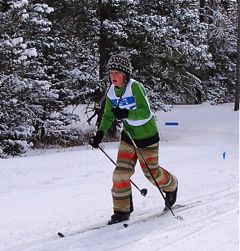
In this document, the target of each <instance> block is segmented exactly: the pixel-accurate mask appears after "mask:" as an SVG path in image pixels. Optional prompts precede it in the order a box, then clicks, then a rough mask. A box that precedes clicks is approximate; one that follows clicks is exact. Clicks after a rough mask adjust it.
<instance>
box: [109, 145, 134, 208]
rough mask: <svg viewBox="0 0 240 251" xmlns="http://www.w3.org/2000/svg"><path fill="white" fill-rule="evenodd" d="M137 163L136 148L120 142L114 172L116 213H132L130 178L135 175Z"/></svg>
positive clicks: (114, 205)
mask: <svg viewBox="0 0 240 251" xmlns="http://www.w3.org/2000/svg"><path fill="white" fill-rule="evenodd" d="M136 161H137V155H136V152H135V148H134V147H133V146H131V145H129V144H127V143H126V142H124V141H121V142H120V146H119V150H118V155H117V162H116V168H115V170H114V172H113V186H112V197H113V210H114V212H130V213H131V212H132V211H133V205H132V190H131V183H130V177H131V176H132V175H133V173H134V168H135V165H136Z"/></svg>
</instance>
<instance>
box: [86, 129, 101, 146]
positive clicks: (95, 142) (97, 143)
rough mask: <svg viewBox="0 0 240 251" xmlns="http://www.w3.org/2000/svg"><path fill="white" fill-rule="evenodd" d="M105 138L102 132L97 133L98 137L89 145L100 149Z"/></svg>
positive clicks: (92, 139)
mask: <svg viewBox="0 0 240 251" xmlns="http://www.w3.org/2000/svg"><path fill="white" fill-rule="evenodd" d="M103 136H104V134H103V132H102V131H97V133H96V135H95V136H93V137H92V138H91V139H90V140H89V145H90V146H92V147H94V148H98V146H99V144H100V143H101V142H102V139H103Z"/></svg>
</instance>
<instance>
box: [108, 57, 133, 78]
mask: <svg viewBox="0 0 240 251" xmlns="http://www.w3.org/2000/svg"><path fill="white" fill-rule="evenodd" d="M107 70H108V71H109V70H118V71H122V72H123V73H125V74H126V76H128V77H129V76H130V75H131V74H132V64H131V61H130V59H129V58H127V57H126V56H123V55H121V54H117V55H113V56H111V58H110V59H109V61H108V64H107Z"/></svg>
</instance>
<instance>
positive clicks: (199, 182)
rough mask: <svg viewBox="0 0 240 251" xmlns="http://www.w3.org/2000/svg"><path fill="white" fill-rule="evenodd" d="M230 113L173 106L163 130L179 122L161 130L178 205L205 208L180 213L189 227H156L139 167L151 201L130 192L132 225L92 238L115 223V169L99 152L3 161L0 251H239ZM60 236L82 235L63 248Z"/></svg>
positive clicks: (113, 149)
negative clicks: (112, 219)
mask: <svg viewBox="0 0 240 251" xmlns="http://www.w3.org/2000/svg"><path fill="white" fill-rule="evenodd" d="M230 106H232V104H225V105H222V106H209V105H207V104H203V105H201V106H176V108H175V109H173V111H172V112H169V113H164V114H162V115H161V114H160V121H163V122H164V120H166V121H174V120H175V121H176V120H177V121H179V127H178V128H166V127H160V131H161V133H162V139H163V141H161V146H160V164H161V165H162V166H163V167H166V168H167V169H168V170H169V171H172V172H173V173H174V174H176V176H177V177H178V180H179V192H178V201H177V204H182V205H184V204H189V203H191V202H197V201H201V202H200V203H195V204H194V205H193V206H192V207H191V208H188V209H184V208H179V210H178V209H177V210H176V213H175V214H176V216H178V215H179V216H182V217H183V218H184V220H183V221H180V220H177V219H175V218H174V217H173V216H172V215H171V213H170V212H168V213H166V214H164V215H161V216H159V217H155V218H154V217H152V218H151V215H154V214H157V213H160V212H161V210H162V208H163V199H162V198H161V195H160V193H159V191H157V189H156V188H155V187H153V186H152V185H151V184H149V183H148V181H147V180H146V179H145V178H144V177H143V174H142V173H141V170H140V168H139V165H137V167H136V172H135V175H134V176H133V177H132V178H133V180H134V182H136V183H137V184H138V185H139V186H140V187H141V188H142V187H143V186H144V187H146V188H147V189H148V194H147V197H146V198H144V197H142V196H141V195H139V192H138V191H137V190H136V189H135V188H133V197H134V206H135V211H134V213H133V214H132V216H131V219H130V220H129V221H128V222H127V223H128V224H129V226H128V227H127V228H124V227H123V224H116V225H112V226H106V227H104V228H101V229H96V230H90V231H86V230H87V229H89V228H92V227H93V226H100V225H103V224H104V223H106V222H107V220H108V219H109V217H110V215H111V214H112V211H111V206H112V205H111V203H112V202H111V194H110V189H111V175H112V170H113V168H114V167H113V165H112V164H111V163H110V161H109V160H108V159H107V158H106V157H105V156H104V155H103V154H102V153H101V152H100V151H98V150H90V149H91V148H88V147H82V148H73V149H69V151H68V150H63V151H60V150H59V151H57V152H52V151H49V152H45V153H44V154H41V153H39V154H37V155H34V154H33V155H31V156H26V157H22V158H13V159H8V160H0V180H1V182H0V201H1V205H0V218H1V220H0V250H1V251H55V250H58V251H59V250H63V251H93V250H94V251H103V250H104V251H107V250H109V251H110V250H115V251H121V250H129V251H139V250H140V251H159V250H161V251H172V250H174V251H226V250H227V251H228V250H229V251H237V250H239V236H238V231H239V229H238V219H239V207H238V206H239V204H238V203H239V194H238V190H239V189H238V188H239V180H238V164H239V162H238V161H239V152H238V135H239V134H238V129H237V125H238V115H237V116H236V114H237V113H235V112H232V110H231V107H230ZM105 150H106V152H107V153H108V154H109V155H110V156H111V157H112V158H113V159H115V156H116V153H117V145H116V144H114V143H111V144H105ZM223 152H226V159H223V155H222V154H223ZM139 219H143V220H145V219H146V221H145V222H138V221H139ZM136 221H137V222H136ZM131 222H132V225H131ZM134 222H135V223H134ZM59 231H60V232H63V233H64V234H66V235H71V233H73V234H74V233H76V232H81V231H84V232H83V233H80V234H75V235H72V236H66V237H65V238H62V239H61V238H59V237H58V236H57V232H59Z"/></svg>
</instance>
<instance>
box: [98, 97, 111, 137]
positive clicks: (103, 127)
mask: <svg viewBox="0 0 240 251" xmlns="http://www.w3.org/2000/svg"><path fill="white" fill-rule="evenodd" d="M112 108H113V104H112V102H111V101H110V100H109V98H108V97H106V101H105V106H104V113H103V117H102V120H101V123H100V126H99V127H98V131H102V132H103V133H104V134H105V133H106V132H107V131H108V129H109V128H110V126H111V125H112V123H113V121H114V120H115V116H114V115H113V113H112V111H111V110H112Z"/></svg>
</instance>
